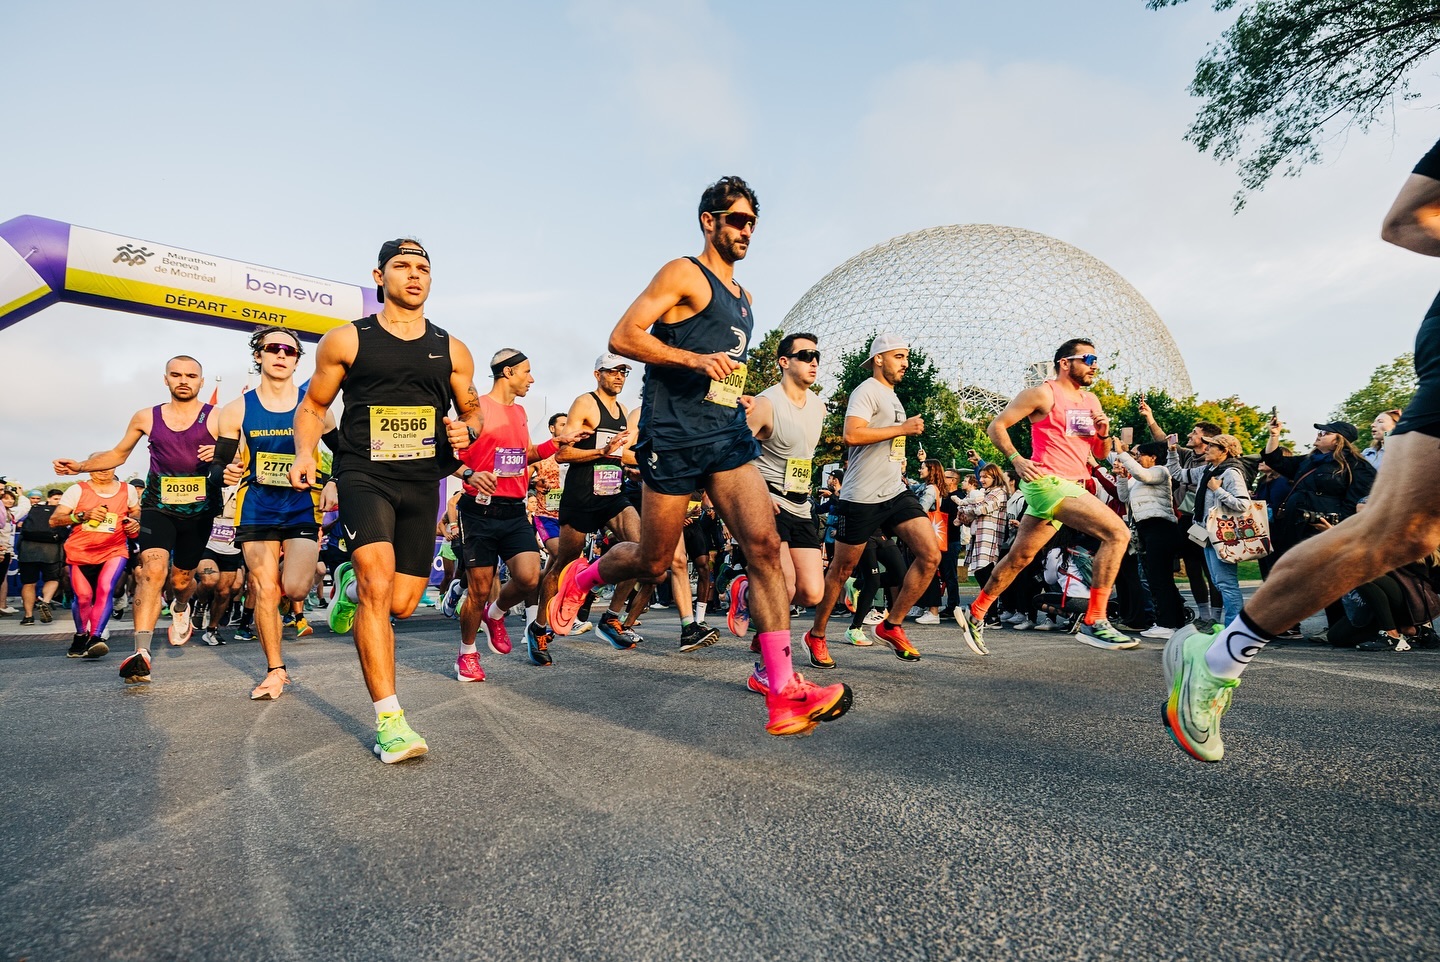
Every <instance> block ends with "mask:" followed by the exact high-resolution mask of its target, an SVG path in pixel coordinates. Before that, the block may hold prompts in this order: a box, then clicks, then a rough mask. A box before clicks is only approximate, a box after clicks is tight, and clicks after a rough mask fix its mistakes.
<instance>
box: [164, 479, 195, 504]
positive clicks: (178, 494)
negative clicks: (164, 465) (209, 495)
mask: <svg viewBox="0 0 1440 962" xmlns="http://www.w3.org/2000/svg"><path fill="white" fill-rule="evenodd" d="M204 500H205V479H204V478H170V477H163V476H162V477H161V478H160V503H161V504H199V503H200V502H202V501H204Z"/></svg>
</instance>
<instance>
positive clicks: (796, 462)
mask: <svg viewBox="0 0 1440 962" xmlns="http://www.w3.org/2000/svg"><path fill="white" fill-rule="evenodd" d="M814 463H815V462H814V459H813V458H786V459H785V493H786V494H809V493H810V472H811V470H812V466H813V465H814Z"/></svg>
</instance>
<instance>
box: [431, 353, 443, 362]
mask: <svg viewBox="0 0 1440 962" xmlns="http://www.w3.org/2000/svg"><path fill="white" fill-rule="evenodd" d="M444 356H445V355H444V354H431V355H430V360H432V361H438V360H440V359H441V358H442V357H444Z"/></svg>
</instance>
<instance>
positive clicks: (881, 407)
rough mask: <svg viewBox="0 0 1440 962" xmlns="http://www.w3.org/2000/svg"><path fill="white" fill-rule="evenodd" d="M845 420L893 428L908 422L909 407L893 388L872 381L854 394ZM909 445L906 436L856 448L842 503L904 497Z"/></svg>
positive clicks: (843, 486) (842, 489)
mask: <svg viewBox="0 0 1440 962" xmlns="http://www.w3.org/2000/svg"><path fill="white" fill-rule="evenodd" d="M845 417H846V418H847V419H848V418H860V419H861V420H862V421H864V422H865V424H866V425H867V426H869V427H872V428H890V427H894V426H895V425H897V424H900V423H901V422H903V421H904V420H905V407H904V405H902V404H901V403H900V399H899V398H898V397H896V396H895V391H894V389H893V388H890V387H887V386H886V385H884V384H882V383H881V382H880V381H879V380H878V379H876V378H874V377H870V378H867V379H866V380H865V382H864V383H863V384H861V385H860V386H859V387H857V388H856V389H855V390H854V391H852V392H850V404H849V406H847V407H846V408H845ZM905 441H906V437H905V435H903V434H902V435H901V436H899V437H897V438H893V439H891V440H890V441H881V442H879V443H877V444H862V445H859V446H852V447H851V448H850V449H849V451H848V455H847V456H848V458H849V464H848V466H847V467H846V469H845V480H844V481H843V482H841V485H840V500H841V501H853V502H856V503H859V504H878V503H880V502H881V501H889V500H890V499H891V498H893V497H895V496H896V495H897V494H901V493H903V492H904V491H905V477H904V474H905Z"/></svg>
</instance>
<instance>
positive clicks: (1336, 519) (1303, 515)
mask: <svg viewBox="0 0 1440 962" xmlns="http://www.w3.org/2000/svg"><path fill="white" fill-rule="evenodd" d="M1295 515H1296V517H1298V518H1299V519H1300V523H1301V524H1319V523H1320V522H1322V521H1327V522H1329V523H1330V525H1331V526H1332V527H1333V526H1335V525H1337V524H1339V523H1340V516H1339V515H1338V514H1327V513H1326V512H1324V511H1297V512H1296V513H1295Z"/></svg>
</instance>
